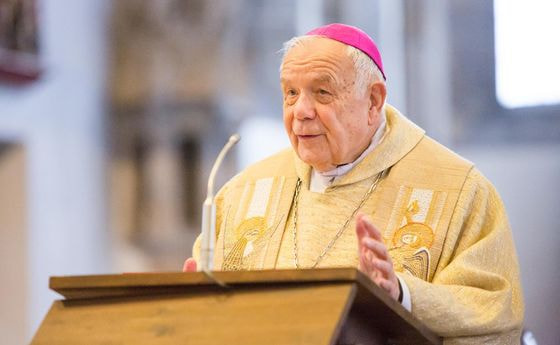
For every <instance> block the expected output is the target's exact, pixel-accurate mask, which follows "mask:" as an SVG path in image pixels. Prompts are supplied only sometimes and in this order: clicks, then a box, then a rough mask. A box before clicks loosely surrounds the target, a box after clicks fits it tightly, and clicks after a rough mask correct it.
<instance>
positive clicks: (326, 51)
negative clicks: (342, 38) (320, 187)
mask: <svg viewBox="0 0 560 345" xmlns="http://www.w3.org/2000/svg"><path fill="white" fill-rule="evenodd" d="M355 79H356V72H355V69H354V64H353V62H352V59H351V58H350V57H349V56H348V55H347V53H346V45H344V44H342V43H340V42H337V41H334V40H330V39H327V38H320V37H317V38H314V39H312V40H309V41H306V42H304V43H303V44H302V45H299V46H296V47H293V48H292V49H291V50H290V51H289V52H288V53H287V55H286V56H285V58H284V61H283V65H282V69H281V71H280V80H281V87H282V93H283V113H284V126H285V128H286V132H287V133H288V136H289V138H290V141H291V143H292V146H293V148H294V150H295V151H296V152H297V154H298V156H299V158H300V159H301V160H303V161H304V162H306V163H307V164H309V165H311V166H312V167H313V168H314V169H316V170H318V171H328V170H331V169H333V168H335V167H336V166H337V165H340V164H345V163H350V162H352V161H354V160H355V159H356V158H357V157H358V156H359V155H360V154H361V153H362V152H363V151H364V150H365V149H366V148H367V146H368V145H369V143H370V141H371V137H372V136H373V133H375V129H377V125H378V113H377V112H375V110H376V109H375V108H374V107H373V106H372V98H371V95H370V94H371V93H370V92H369V91H368V92H365V94H364V92H363V90H361V91H360V92H356V90H355V87H354V83H355ZM372 109H373V110H372Z"/></svg>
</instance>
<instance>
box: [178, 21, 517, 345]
mask: <svg viewBox="0 0 560 345" xmlns="http://www.w3.org/2000/svg"><path fill="white" fill-rule="evenodd" d="M284 52H285V53H284V58H283V61H282V65H281V68H280V71H281V72H280V80H281V86H282V92H283V112H284V124H285V128H286V132H287V134H288V136H289V138H290V141H291V144H292V148H291V149H288V150H285V151H282V152H280V153H278V154H276V155H273V156H271V157H269V158H267V159H265V160H263V161H261V162H259V163H256V164H255V165H253V166H251V167H249V168H247V169H246V170H245V171H243V172H242V173H240V174H239V175H237V176H236V177H234V178H233V179H232V180H231V181H229V182H228V183H227V184H226V185H225V186H224V187H223V189H222V190H221V191H220V193H219V194H218V196H217V198H216V203H217V221H216V227H217V239H216V254H215V258H214V259H215V267H218V268H221V269H223V270H248V269H272V268H278V269H281V268H291V269H293V268H314V267H343V266H346V267H347V266H354V267H359V269H360V270H362V271H363V272H364V273H365V274H367V275H368V276H369V277H370V278H371V279H372V280H373V281H374V282H375V283H376V284H377V285H379V286H380V287H381V288H383V289H384V290H385V291H387V293H388V294H389V295H390V296H391V297H393V298H394V299H396V300H399V301H401V303H403V305H404V306H405V307H406V308H407V309H409V310H411V312H412V313H413V314H414V315H415V316H416V317H418V318H419V319H420V320H422V321H423V322H425V323H426V324H427V325H428V326H429V327H430V328H431V329H433V330H434V331H435V332H437V333H438V334H440V335H441V336H443V337H445V338H446V343H449V344H463V343H465V344H466V343H468V344H513V343H518V342H519V332H520V329H521V323H522V315H523V302H522V296H521V288H520V282H519V272H518V265H517V258H516V254H515V248H514V244H513V241H512V237H511V232H510V229H509V225H508V222H507V218H506V215H505V212H504V208H503V205H502V202H501V201H500V198H499V196H498V194H497V193H496V191H495V189H494V188H493V187H492V185H491V184H490V183H489V182H488V181H487V180H486V179H485V178H484V177H483V176H482V174H481V173H480V172H479V171H478V170H477V169H476V168H474V167H473V165H472V164H471V163H470V162H468V161H466V160H464V159H463V158H461V157H459V156H458V155H456V154H455V153H453V152H451V151H450V150H448V149H446V148H445V147H443V146H442V145H440V144H438V143H437V142H435V141H434V140H433V139H431V138H429V137H428V136H426V135H425V134H424V131H423V130H422V129H420V128H419V127H417V126H416V125H414V124H413V123H411V122H410V121H409V120H408V119H406V118H405V117H404V116H403V115H401V114H400V113H399V112H398V111H397V110H396V109H395V108H393V107H391V106H390V105H387V104H386V103H385V99H386V87H385V75H384V72H383V65H382V62H381V57H380V54H379V52H378V50H377V47H376V46H375V43H374V42H373V40H372V39H371V38H370V37H369V36H367V35H366V34H365V33H364V32H363V31H361V30H359V29H357V28H355V27H351V26H347V25H342V24H331V25H327V26H324V27H321V28H318V29H315V30H313V31H311V32H310V33H308V34H307V35H305V36H300V37H296V38H293V39H292V40H290V41H288V42H287V43H286V44H285V49H284ZM193 252H194V253H195V257H196V255H197V253H198V244H195V248H194V250H193ZM194 269H196V261H195V259H192V258H190V259H187V260H186V262H185V265H184V270H185V271H191V270H194Z"/></svg>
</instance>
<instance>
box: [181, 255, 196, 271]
mask: <svg viewBox="0 0 560 345" xmlns="http://www.w3.org/2000/svg"><path fill="white" fill-rule="evenodd" d="M183 272H196V260H195V259H193V258H188V259H187V260H185V263H184V264H183Z"/></svg>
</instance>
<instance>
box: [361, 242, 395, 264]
mask: <svg viewBox="0 0 560 345" xmlns="http://www.w3.org/2000/svg"><path fill="white" fill-rule="evenodd" d="M362 246H363V247H364V248H366V249H369V250H371V252H373V254H374V256H375V257H377V258H379V259H382V260H388V261H389V260H391V258H390V257H389V253H388V252H387V247H386V246H385V244H384V243H383V242H379V241H376V240H374V239H373V238H370V237H365V238H363V239H362Z"/></svg>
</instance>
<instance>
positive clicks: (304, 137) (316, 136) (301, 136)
mask: <svg viewBox="0 0 560 345" xmlns="http://www.w3.org/2000/svg"><path fill="white" fill-rule="evenodd" d="M320 136H321V135H320V134H305V135H301V134H298V135H297V137H298V139H300V140H308V139H314V138H318V137H320Z"/></svg>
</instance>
